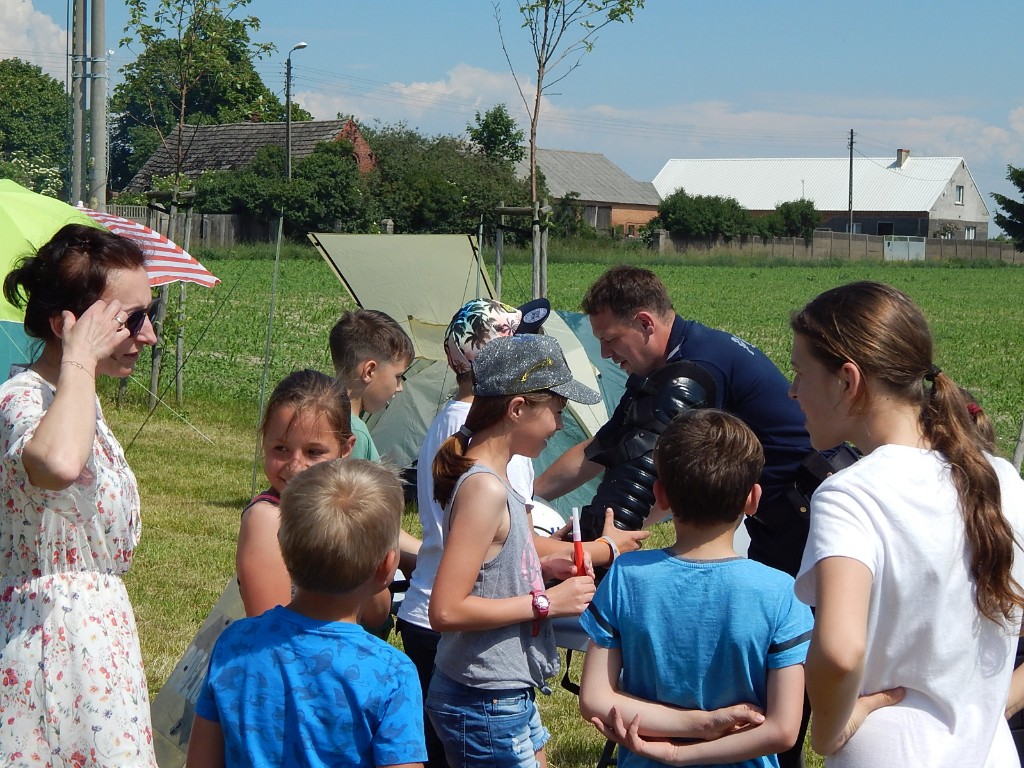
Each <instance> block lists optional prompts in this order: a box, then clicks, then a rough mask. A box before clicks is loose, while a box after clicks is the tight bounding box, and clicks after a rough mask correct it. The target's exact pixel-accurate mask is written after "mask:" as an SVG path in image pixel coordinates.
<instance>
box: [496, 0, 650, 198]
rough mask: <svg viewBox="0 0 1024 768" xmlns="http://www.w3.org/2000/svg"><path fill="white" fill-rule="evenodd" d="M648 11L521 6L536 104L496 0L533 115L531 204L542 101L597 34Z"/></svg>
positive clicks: (615, 4)
mask: <svg viewBox="0 0 1024 768" xmlns="http://www.w3.org/2000/svg"><path fill="white" fill-rule="evenodd" d="M643 7H644V0H531V1H530V2H520V3H519V13H520V15H521V16H522V17H523V24H522V27H523V29H526V30H527V32H528V34H529V36H530V42H531V44H532V46H533V60H534V63H535V64H536V72H537V79H536V82H535V83H534V93H533V103H532V104H531V103H530V100H529V99H527V98H526V95H525V94H524V93H523V87H522V85H520V83H519V78H518V77H516V73H515V67H513V66H512V60H511V58H510V57H509V53H508V48H506V46H505V37H504V35H503V34H502V30H501V11H500V9H499V7H498V0H494V3H493V8H494V18H495V20H496V21H497V22H498V36H499V38H500V40H501V49H502V51H504V53H505V59H506V61H508V65H509V69H511V70H512V77H513V78H515V81H516V86H517V87H518V88H519V95H520V97H521V98H522V99H523V104H524V105H526V111H527V113H528V114H529V115H530V200H531V202H537V201H538V200H539V199H540V198H538V196H537V124H538V122H539V121H540V105H541V98H542V97H543V95H544V93H545V92H547V91H548V90H549V89H550V88H551V87H552V86H554V85H555V84H556V83H560V82H561V81H562V80H564V79H565V78H566V77H567V76H568V75H569V73H570V72H572V71H573V70H574V69H576V68H577V67H578V66H580V64H581V63H582V61H583V56H584V55H585V54H587V53H590V51H591V50H593V48H594V43H595V42H597V33H598V32H599V31H600V30H601V29H603V28H604V27H606V26H608V25H609V24H611V23H612V22H620V23H621V22H624V21H632V20H633V14H634V13H635V12H636V11H637V10H639V9H640V8H643Z"/></svg>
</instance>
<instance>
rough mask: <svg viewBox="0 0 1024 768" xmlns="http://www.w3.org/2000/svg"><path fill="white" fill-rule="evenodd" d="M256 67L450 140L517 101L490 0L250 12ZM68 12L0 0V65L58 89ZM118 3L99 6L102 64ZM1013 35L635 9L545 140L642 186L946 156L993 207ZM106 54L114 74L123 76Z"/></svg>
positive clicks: (743, 12) (388, 0) (907, 14)
mask: <svg viewBox="0 0 1024 768" xmlns="http://www.w3.org/2000/svg"><path fill="white" fill-rule="evenodd" d="M499 6H500V8H501V11H502V15H503V30H504V33H505V40H506V43H507V45H508V49H509V54H510V57H511V59H512V63H513V65H514V66H515V69H516V73H517V74H518V75H519V77H520V82H521V83H522V85H523V88H524V90H525V91H526V92H527V95H529V93H530V91H531V82H532V69H533V64H532V62H531V51H530V46H529V40H528V37H527V35H526V31H525V30H523V29H520V23H521V22H520V17H519V14H518V11H517V9H516V8H517V3H514V2H512V0H499ZM246 12H247V13H250V14H253V15H255V16H258V17H259V18H260V19H261V21H262V27H261V29H260V31H259V32H258V33H256V34H255V35H254V39H255V40H259V41H261V42H272V43H274V44H275V45H276V46H277V48H278V52H277V53H276V54H273V55H271V56H269V57H267V58H266V59H265V60H264V61H262V62H259V64H258V69H259V71H260V73H261V74H262V75H263V78H264V80H265V82H266V83H267V84H268V86H270V87H271V88H272V89H273V90H275V91H277V92H278V93H279V94H282V95H283V93H284V56H285V54H286V53H287V51H288V49H289V48H291V46H292V45H294V44H295V43H297V42H299V41H305V42H306V43H308V44H309V47H308V48H306V49H305V50H302V51H297V52H296V53H295V54H293V57H292V62H293V80H294V82H293V93H294V98H295V99H296V100H297V101H298V102H299V103H301V104H302V105H303V106H305V107H306V108H307V109H309V110H310V111H311V112H312V113H313V114H314V116H315V117H317V118H324V119H326V118H333V117H334V116H335V114H336V113H337V112H344V113H352V114H355V115H356V116H357V117H358V118H360V119H361V120H363V121H367V122H372V121H374V120H381V121H383V122H396V121H399V120H404V121H406V122H407V123H408V124H409V125H411V126H413V127H416V128H418V129H420V130H422V131H424V132H426V133H462V132H463V131H464V130H465V126H466V124H467V123H469V122H471V121H472V120H473V115H474V112H475V111H476V110H480V111H481V112H482V111H485V110H486V109H488V108H490V107H491V106H493V105H494V104H496V103H499V102H504V103H506V104H507V105H508V106H509V108H510V110H511V111H512V113H513V114H514V115H516V116H517V117H518V118H519V119H520V122H521V125H523V126H524V127H525V126H526V123H527V120H526V116H525V111H524V109H523V106H522V100H521V98H520V96H519V93H518V91H517V89H516V85H515V82H514V81H513V79H512V77H511V75H510V71H509V66H508V64H507V62H506V61H505V56H504V54H503V53H502V50H501V46H500V43H499V39H498V33H497V25H496V22H495V19H494V12H493V9H492V4H491V2H490V1H489V0H430V1H428V0H371V2H365V1H364V2H360V3H354V2H349V1H348V0H332V1H331V2H327V1H326V0H291V1H290V2H289V1H285V0H253V2H252V3H251V4H250V5H249V6H248V8H247V9H246ZM66 16H67V2H66V0H0V58H3V57H9V56H21V57H22V58H27V59H29V60H32V61H34V62H35V63H37V64H39V65H40V66H42V67H44V69H46V70H47V71H49V72H51V73H52V74H54V75H55V76H59V77H61V78H63V73H64V61H65V58H64V52H65V47H66V42H65V41H66V33H65V32H64V30H65V29H66V23H65V19H66ZM126 16H127V14H126V11H125V9H124V6H123V3H121V2H118V1H117V0H108V2H107V42H108V47H110V48H112V49H117V41H118V40H119V39H120V38H121V37H122V33H121V29H122V27H123V26H124V23H125V19H126ZM1022 20H1024V4H1022V3H1021V2H1020V0H977V2H975V3H971V4H966V3H953V2H951V0H928V1H927V2H926V1H925V0H916V1H911V0H894V1H893V0H890V1H889V2H879V1H877V0H859V1H858V2H856V3H840V2H835V1H834V0H785V2H774V3H772V2H764V0H719V2H714V3H712V2H696V1H695V0H647V7H646V8H644V9H643V10H641V11H639V12H638V13H637V15H636V19H635V20H634V22H633V23H632V24H613V25H611V26H609V27H607V28H605V30H603V31H602V32H601V33H600V35H599V38H598V40H597V43H596V45H595V47H594V49H593V51H592V52H591V53H590V54H588V55H587V56H586V57H584V59H583V62H582V65H581V66H580V68H579V69H577V70H576V71H575V72H572V73H571V74H569V75H568V77H567V78H566V79H565V80H563V81H562V82H561V83H560V84H559V85H558V86H557V87H556V88H554V89H553V90H552V91H551V92H550V93H548V94H547V96H546V99H545V102H544V106H543V107H542V110H541V125H540V145H541V146H544V147H551V148H557V149H575V150H582V151H594V152H603V153H604V154H606V155H607V156H608V157H609V158H610V159H611V160H612V161H613V162H615V163H616V164H618V165H619V166H621V167H622V168H623V169H625V170H626V171H627V172H628V173H630V174H631V175H633V176H634V177H636V178H638V179H643V180H651V179H653V178H654V176H655V174H657V172H658V171H659V170H660V169H661V167H662V165H663V164H664V163H665V161H666V160H668V159H669V158H674V157H696V158H713V157H838V156H846V155H847V153H848V149H847V141H848V138H849V131H850V129H851V128H852V129H853V130H854V131H855V132H856V134H857V135H856V138H855V151H856V152H858V153H860V154H863V155H866V156H869V157H894V156H895V151H896V149H897V148H898V147H906V148H909V149H910V150H911V152H912V154H914V155H925V156H958V157H964V158H965V159H966V160H967V165H968V167H969V168H970V169H971V172H972V174H973V175H974V178H975V180H976V182H977V183H978V185H979V187H980V188H981V190H982V193H983V195H984V196H985V199H986V203H987V204H988V206H989V209H990V211H992V210H995V204H994V202H993V201H992V200H991V198H990V197H988V193H989V192H992V191H997V192H1002V193H1004V194H1010V195H1016V194H1017V193H1016V190H1015V189H1014V188H1013V187H1012V186H1011V185H1010V184H1009V183H1008V182H1007V181H1006V180H1005V176H1006V165H1007V164H1008V163H1011V164H1013V165H1015V166H1021V165H1024V88H1022V87H1021V85H1020V73H1021V72H1024V47H1022V46H1021V45H1020V41H1019V31H1020V29H1021V22H1022ZM133 57H134V54H133V53H132V52H131V51H130V50H127V49H119V50H116V51H115V54H114V56H113V57H112V59H111V66H112V68H117V67H119V66H121V65H123V64H124V63H126V62H127V61H130V60H131V59H132V58H133Z"/></svg>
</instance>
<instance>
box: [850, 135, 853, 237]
mask: <svg viewBox="0 0 1024 768" xmlns="http://www.w3.org/2000/svg"><path fill="white" fill-rule="evenodd" d="M850 251H851V252H852V251H853V128H851V129H850Z"/></svg>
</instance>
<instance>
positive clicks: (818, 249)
mask: <svg viewBox="0 0 1024 768" xmlns="http://www.w3.org/2000/svg"><path fill="white" fill-rule="evenodd" d="M914 239H916V240H920V241H923V254H924V255H923V257H921V256H920V255H919V253H920V250H919V249H920V246H918V245H915V246H914V251H915V257H916V258H923V259H924V260H926V261H937V260H962V261H1001V262H1003V263H1006V264H1024V253H1021V252H1018V251H1016V250H1014V247H1013V243H1003V242H998V241H996V240H944V239H940V238H934V237H929V238H914ZM887 243H888V245H887ZM654 247H655V249H656V250H658V251H659V252H660V253H673V252H675V253H681V254H685V253H695V254H699V253H704V254H706V253H710V252H712V251H713V252H714V253H715V254H720V255H730V254H735V255H737V256H739V255H743V256H757V257H761V258H771V259H792V260H793V261H828V260H840V261H862V260H868V261H884V260H886V258H887V252H888V254H889V257H890V259H891V260H892V259H895V258H899V254H898V253H897V251H899V249H900V248H901V247H902V248H907V249H908V255H907V256H903V257H902V258H903V259H906V258H908V257H909V246H900V245H899V244H894V243H893V239H892V238H891V237H885V236H882V235H859V234H852V235H851V234H848V233H846V232H832V231H819V232H815V233H814V237H813V238H812V239H811V240H810V241H806V240H804V238H802V237H774V238H770V239H768V240H766V241H765V240H762V239H761V238H760V237H751V238H744V239H741V238H734V239H732V240H729V241H725V240H722V239H718V240H712V241H707V240H698V241H694V240H681V239H678V238H674V237H672V236H671V235H670V234H669V233H668V232H667V231H665V230H659V231H658V232H657V233H655V240H654Z"/></svg>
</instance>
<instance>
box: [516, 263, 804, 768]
mask: <svg viewBox="0 0 1024 768" xmlns="http://www.w3.org/2000/svg"><path fill="white" fill-rule="evenodd" d="M582 303H583V310H584V311H585V312H586V313H587V315H588V316H589V319H590V325H591V328H592V330H593V333H594V336H595V337H596V338H597V339H598V341H600V343H601V355H602V356H603V357H605V358H610V359H611V360H612V361H613V362H615V363H616V364H618V365H619V366H620V367H621V368H622V369H623V370H624V371H626V372H627V373H628V374H629V379H628V380H627V382H626V393H625V394H624V395H623V398H622V400H621V401H620V402H619V405H618V407H617V408H616V410H615V412H614V413H613V414H612V417H611V419H609V421H608V423H607V424H606V425H605V426H604V427H603V428H602V429H601V430H600V431H599V432H598V433H597V434H596V435H595V436H594V437H593V438H592V439H591V440H588V441H585V442H583V443H580V444H579V445H576V446H574V447H573V448H570V449H569V450H568V451H567V452H566V453H565V454H564V455H563V456H562V457H561V458H560V459H558V460H557V461H556V462H555V463H554V464H552V465H551V466H550V467H549V468H548V469H547V471H545V472H544V473H543V474H542V475H541V476H540V477H538V478H537V480H536V482H535V485H534V491H535V494H536V495H537V496H539V497H541V498H545V499H553V498H557V497H558V496H561V495H562V494H564V493H568V492H569V491H571V490H573V489H574V488H577V487H579V486H580V485H582V484H583V483H585V482H587V481H588V480H591V479H593V478H595V477H597V476H598V475H600V474H601V473H602V472H603V473H604V475H603V477H602V480H601V483H600V485H599V487H598V491H597V494H596V495H595V497H594V500H593V501H592V502H591V504H590V505H588V506H587V507H585V508H584V510H583V512H582V514H581V524H582V526H583V528H584V531H585V538H590V539H593V538H596V537H597V536H599V535H600V532H601V527H602V526H603V524H604V513H605V508H606V507H610V508H611V509H612V510H613V511H614V514H615V522H616V525H617V526H619V527H621V528H626V529H636V528H639V527H641V526H642V525H643V524H644V522H645V520H646V518H647V516H648V515H649V514H650V512H651V509H652V507H653V505H654V495H653V492H652V486H653V483H654V479H655V477H656V473H655V469H654V462H653V455H652V454H653V448H654V443H655V442H656V440H657V437H658V435H659V434H660V433H661V431H662V430H663V429H664V427H665V426H667V424H668V423H669V422H671V420H672V418H673V417H674V416H676V415H677V414H678V413H680V412H681V411H682V410H685V409H688V408H705V407H714V408H720V409H722V410H725V411H728V412H729V413H732V414H735V415H736V416H738V417H739V418H741V419H742V420H743V421H744V422H746V424H747V425H748V426H749V427H750V428H751V429H752V430H753V432H754V434H755V435H757V437H758V439H759V440H760V441H761V445H762V446H763V447H764V453H765V467H764V472H763V473H762V475H761V479H760V483H761V487H762V491H763V494H762V497H761V503H760V505H759V507H758V512H757V514H756V515H755V516H754V517H753V518H751V519H748V520H747V522H746V525H747V532H748V533H749V535H750V540H751V543H750V549H749V552H748V555H749V556H750V557H751V558H752V559H754V560H758V561H759V562H763V563H765V564H766V565H770V566H772V567H775V568H778V569H779V570H783V571H786V572H787V573H789V574H791V575H793V576H795V575H796V573H797V570H798V569H799V567H800V558H801V555H802V553H803V547H804V543H805V542H806V540H807V531H808V519H807V510H806V506H803V507H801V506H800V505H798V504H794V502H793V501H792V493H791V491H792V489H793V485H794V481H795V479H796V478H797V476H798V474H799V471H800V467H801V464H802V462H803V461H804V460H805V459H806V458H807V457H808V455H809V454H811V453H812V449H811V444H810V439H809V438H808V436H807V432H806V430H805V429H804V418H803V414H802V413H801V412H800V408H799V406H798V405H797V404H796V402H795V401H793V400H792V399H790V397H789V394H788V390H789V381H788V380H787V379H786V377H785V376H784V375H783V374H782V372H781V371H780V370H779V369H778V368H777V367H776V365H775V364H774V363H773V362H772V361H771V360H769V359H768V357H767V356H765V354H764V353H763V352H761V350H759V349H758V348H757V347H755V346H754V345H752V344H750V343H749V342H746V341H744V340H743V339H741V338H739V337H737V336H733V335H732V334H730V333H727V332H725V331H721V330H717V329H714V328H709V327H708V326H705V325H702V324H700V323H698V322H696V321H694V320H685V319H683V318H682V317H680V316H679V315H677V314H676V312H675V309H674V308H673V306H672V301H671V299H670V298H669V296H668V291H667V289H666V288H665V284H664V283H663V282H662V281H661V280H660V279H659V278H658V277H657V276H656V275H655V274H654V273H653V272H651V271H649V270H646V269H641V268H639V267H631V266H618V267H613V268H612V269H610V270H608V271H607V272H605V274H604V275H602V276H601V277H600V278H598V280H597V281H596V282H595V283H594V284H593V285H592V286H591V287H590V289H589V290H588V291H587V293H586V295H585V296H584V298H583V302H582ZM665 514H667V511H666V512H665ZM658 519H660V515H659V518H658ZM804 727H805V728H806V718H805V724H804ZM803 731H804V729H803V728H802V729H801V735H800V741H799V742H798V743H797V746H796V747H794V749H793V750H791V751H790V752H789V753H785V755H780V762H781V765H782V766H783V768H787V767H792V766H799V765H802V760H801V755H800V747H801V746H802V740H803Z"/></svg>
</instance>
